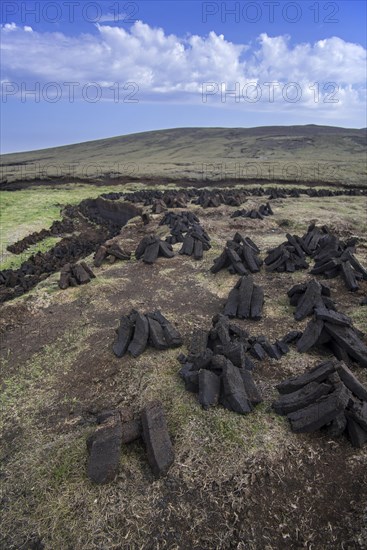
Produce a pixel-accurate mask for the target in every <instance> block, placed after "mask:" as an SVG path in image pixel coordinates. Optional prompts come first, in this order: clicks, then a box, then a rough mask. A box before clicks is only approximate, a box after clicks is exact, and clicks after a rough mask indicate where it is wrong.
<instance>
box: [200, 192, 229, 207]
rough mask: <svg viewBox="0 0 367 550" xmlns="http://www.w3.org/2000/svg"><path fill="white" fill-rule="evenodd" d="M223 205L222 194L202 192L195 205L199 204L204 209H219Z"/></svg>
mask: <svg viewBox="0 0 367 550" xmlns="http://www.w3.org/2000/svg"><path fill="white" fill-rule="evenodd" d="M223 203H224V199H223V195H222V194H221V193H220V192H218V193H213V192H209V191H202V192H201V193H200V195H199V197H198V199H197V200H196V201H195V203H194V204H199V205H200V206H201V207H202V208H218V206H220V205H221V204H223Z"/></svg>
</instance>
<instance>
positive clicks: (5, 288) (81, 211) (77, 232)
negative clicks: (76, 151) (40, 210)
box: [0, 197, 141, 302]
mask: <svg viewBox="0 0 367 550" xmlns="http://www.w3.org/2000/svg"><path fill="white" fill-rule="evenodd" d="M140 213H141V210H140V209H139V208H138V207H136V206H135V205H133V204H130V203H128V202H124V201H109V200H106V199H103V198H101V197H98V198H97V199H85V200H83V201H82V202H81V203H80V204H79V205H78V206H77V207H72V206H68V207H66V208H65V209H64V210H63V212H62V215H63V219H62V221H61V222H59V221H55V222H54V223H53V224H52V226H51V228H50V229H49V230H42V231H40V232H39V233H33V234H31V235H29V236H28V237H25V238H24V239H22V240H21V241H18V242H17V243H14V244H12V245H10V246H8V250H9V251H10V252H12V253H14V254H21V253H23V252H24V251H25V250H26V249H27V248H28V246H29V245H31V244H34V243H36V242H41V241H42V240H43V239H45V238H46V237H48V236H51V235H53V236H59V237H62V238H61V240H60V242H59V243H57V244H56V245H55V246H54V247H52V248H51V249H50V250H48V251H47V252H38V253H37V254H35V255H32V256H30V257H29V258H27V260H25V261H24V262H23V263H22V264H21V266H20V267H19V268H18V269H16V270H13V269H7V270H4V271H0V302H5V301H7V300H11V299H13V298H16V297H17V296H21V295H22V294H24V293H25V292H27V291H28V290H30V289H31V288H34V287H35V286H36V285H37V284H38V283H39V282H40V281H44V280H45V279H47V277H48V276H49V275H50V274H51V273H55V272H56V271H59V270H60V269H61V268H62V267H63V266H64V265H65V264H67V263H69V262H77V261H78V260H80V259H81V258H85V257H86V256H88V255H90V254H91V253H92V252H95V251H96V249H97V248H98V246H99V245H100V244H102V243H104V242H105V241H106V240H107V239H110V238H111V237H114V236H115V235H117V234H118V233H119V231H120V230H121V228H122V227H123V226H124V225H125V224H126V223H127V222H128V220H129V219H131V218H133V217H135V216H138V215H139V214H140Z"/></svg>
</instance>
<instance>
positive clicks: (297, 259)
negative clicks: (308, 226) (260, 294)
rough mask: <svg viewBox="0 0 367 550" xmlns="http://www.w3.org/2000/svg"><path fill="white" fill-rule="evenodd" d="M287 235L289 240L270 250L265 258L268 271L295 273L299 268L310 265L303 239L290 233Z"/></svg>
mask: <svg viewBox="0 0 367 550" xmlns="http://www.w3.org/2000/svg"><path fill="white" fill-rule="evenodd" d="M286 237H287V240H286V241H285V242H284V243H282V244H280V245H279V246H277V247H276V248H272V249H270V250H268V255H267V256H266V258H265V260H264V262H265V269H266V271H277V272H279V273H283V272H287V273H294V271H296V270H297V269H306V268H307V267H308V263H307V262H306V254H305V249H304V247H303V243H302V239H301V238H300V237H297V235H290V234H289V233H287V235H286Z"/></svg>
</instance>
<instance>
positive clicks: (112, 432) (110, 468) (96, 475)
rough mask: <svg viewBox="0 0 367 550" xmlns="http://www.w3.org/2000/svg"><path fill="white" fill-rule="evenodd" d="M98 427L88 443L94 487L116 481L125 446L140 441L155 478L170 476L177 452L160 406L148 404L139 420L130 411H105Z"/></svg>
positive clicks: (126, 409) (99, 418)
mask: <svg viewBox="0 0 367 550" xmlns="http://www.w3.org/2000/svg"><path fill="white" fill-rule="evenodd" d="M97 423H98V424H99V426H98V428H97V429H96V431H95V432H94V433H93V434H92V435H91V436H90V437H89V438H88V439H87V450H88V455H89V457H88V465H87V472H88V476H89V478H90V479H91V480H92V481H93V482H94V483H98V484H104V483H109V482H110V481H113V479H114V478H115V477H116V475H117V474H118V468H119V463H120V454H121V449H122V446H123V445H124V444H127V443H131V442H132V441H136V440H137V439H140V438H142V440H143V441H144V443H145V446H146V451H147V457H148V462H149V465H150V466H151V468H152V470H153V473H154V475H155V476H157V477H160V476H162V475H164V474H166V473H167V471H168V470H169V468H170V466H171V464H172V463H173V461H174V451H173V447H172V443H171V439H170V436H169V433H168V429H167V423H166V418H165V414H164V410H163V406H162V403H161V402H159V401H152V402H150V403H148V404H147V405H146V406H145V407H144V409H143V410H142V411H141V412H140V415H139V416H138V417H137V418H136V417H135V418H134V415H133V412H132V411H131V410H130V409H129V408H127V407H126V408H124V409H120V410H107V411H103V412H102V413H100V414H99V415H98V416H97Z"/></svg>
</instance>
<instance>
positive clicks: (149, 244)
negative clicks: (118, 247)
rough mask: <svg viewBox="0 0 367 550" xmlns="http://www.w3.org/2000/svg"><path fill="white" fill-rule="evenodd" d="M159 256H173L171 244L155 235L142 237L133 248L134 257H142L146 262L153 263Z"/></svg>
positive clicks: (138, 258)
mask: <svg viewBox="0 0 367 550" xmlns="http://www.w3.org/2000/svg"><path fill="white" fill-rule="evenodd" d="M159 256H163V258H173V256H174V253H173V250H172V246H171V245H170V244H169V243H167V242H165V241H162V240H161V239H160V238H159V237H157V236H156V235H147V236H146V237H144V238H143V239H142V240H141V241H140V243H139V244H138V246H137V248H136V250H135V257H136V259H137V260H140V259H141V258H142V259H143V262H145V263H146V264H153V263H154V262H155V261H156V260H157V258H158V257H159Z"/></svg>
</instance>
